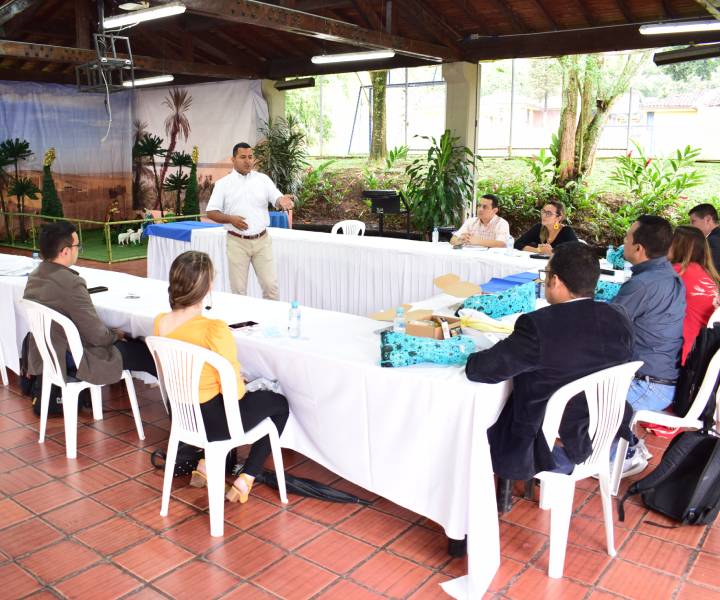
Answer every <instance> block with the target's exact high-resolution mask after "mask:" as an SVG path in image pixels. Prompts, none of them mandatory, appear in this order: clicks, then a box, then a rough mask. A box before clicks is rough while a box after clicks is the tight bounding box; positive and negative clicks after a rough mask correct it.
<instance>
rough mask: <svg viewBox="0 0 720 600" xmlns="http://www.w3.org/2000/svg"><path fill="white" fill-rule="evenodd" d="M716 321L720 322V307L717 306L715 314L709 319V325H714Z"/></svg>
mask: <svg viewBox="0 0 720 600" xmlns="http://www.w3.org/2000/svg"><path fill="white" fill-rule="evenodd" d="M715 323H720V307H718V308H716V309H715V310H714V311H713V314H711V315H710V319H708V322H707V326H708V327H712V326H713V325H715Z"/></svg>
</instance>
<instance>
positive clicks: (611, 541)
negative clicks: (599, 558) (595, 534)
mask: <svg viewBox="0 0 720 600" xmlns="http://www.w3.org/2000/svg"><path fill="white" fill-rule="evenodd" d="M600 498H601V500H602V507H603V520H604V521H605V538H606V539H607V547H608V554H609V555H610V556H615V554H616V552H615V530H614V525H613V508H612V496H611V494H610V475H609V474H608V473H607V472H605V473H600Z"/></svg>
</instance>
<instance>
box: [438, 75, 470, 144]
mask: <svg viewBox="0 0 720 600" xmlns="http://www.w3.org/2000/svg"><path fill="white" fill-rule="evenodd" d="M442 74H443V78H444V79H445V82H446V84H447V86H446V94H447V95H446V99H445V128H446V129H450V130H451V131H452V133H453V135H454V136H456V137H459V138H460V143H461V144H463V145H465V146H467V147H468V148H470V149H471V150H473V151H474V150H475V119H476V117H477V85H478V67H477V64H475V63H469V62H455V63H446V64H444V65H443V66H442Z"/></svg>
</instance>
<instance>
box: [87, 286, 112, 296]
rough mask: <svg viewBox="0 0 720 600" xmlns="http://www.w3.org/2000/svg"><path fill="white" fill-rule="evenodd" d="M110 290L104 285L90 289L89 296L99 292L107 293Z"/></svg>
mask: <svg viewBox="0 0 720 600" xmlns="http://www.w3.org/2000/svg"><path fill="white" fill-rule="evenodd" d="M107 291H108V289H107V287H105V286H104V285H96V286H95V287H91V288H88V294H97V293H98V292H107Z"/></svg>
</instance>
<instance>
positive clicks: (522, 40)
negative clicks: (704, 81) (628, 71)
mask: <svg viewBox="0 0 720 600" xmlns="http://www.w3.org/2000/svg"><path fill="white" fill-rule="evenodd" d="M707 42H720V32H717V31H710V32H705V33H686V34H671V35H652V36H650V35H641V34H640V31H639V27H638V25H637V23H635V24H628V25H626V24H623V25H614V26H609V27H596V28H593V29H588V28H584V29H572V30H566V31H552V32H546V33H531V34H525V35H508V36H498V37H485V38H479V39H477V40H474V41H471V42H468V43H467V44H466V46H465V54H466V57H467V60H469V61H473V60H496V59H504V58H532V57H541V56H560V55H563V54H586V53H592V52H612V51H620V50H640V49H648V48H664V47H667V46H679V45H680V46H681V45H683V44H693V43H696V44H701V43H707Z"/></svg>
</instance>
